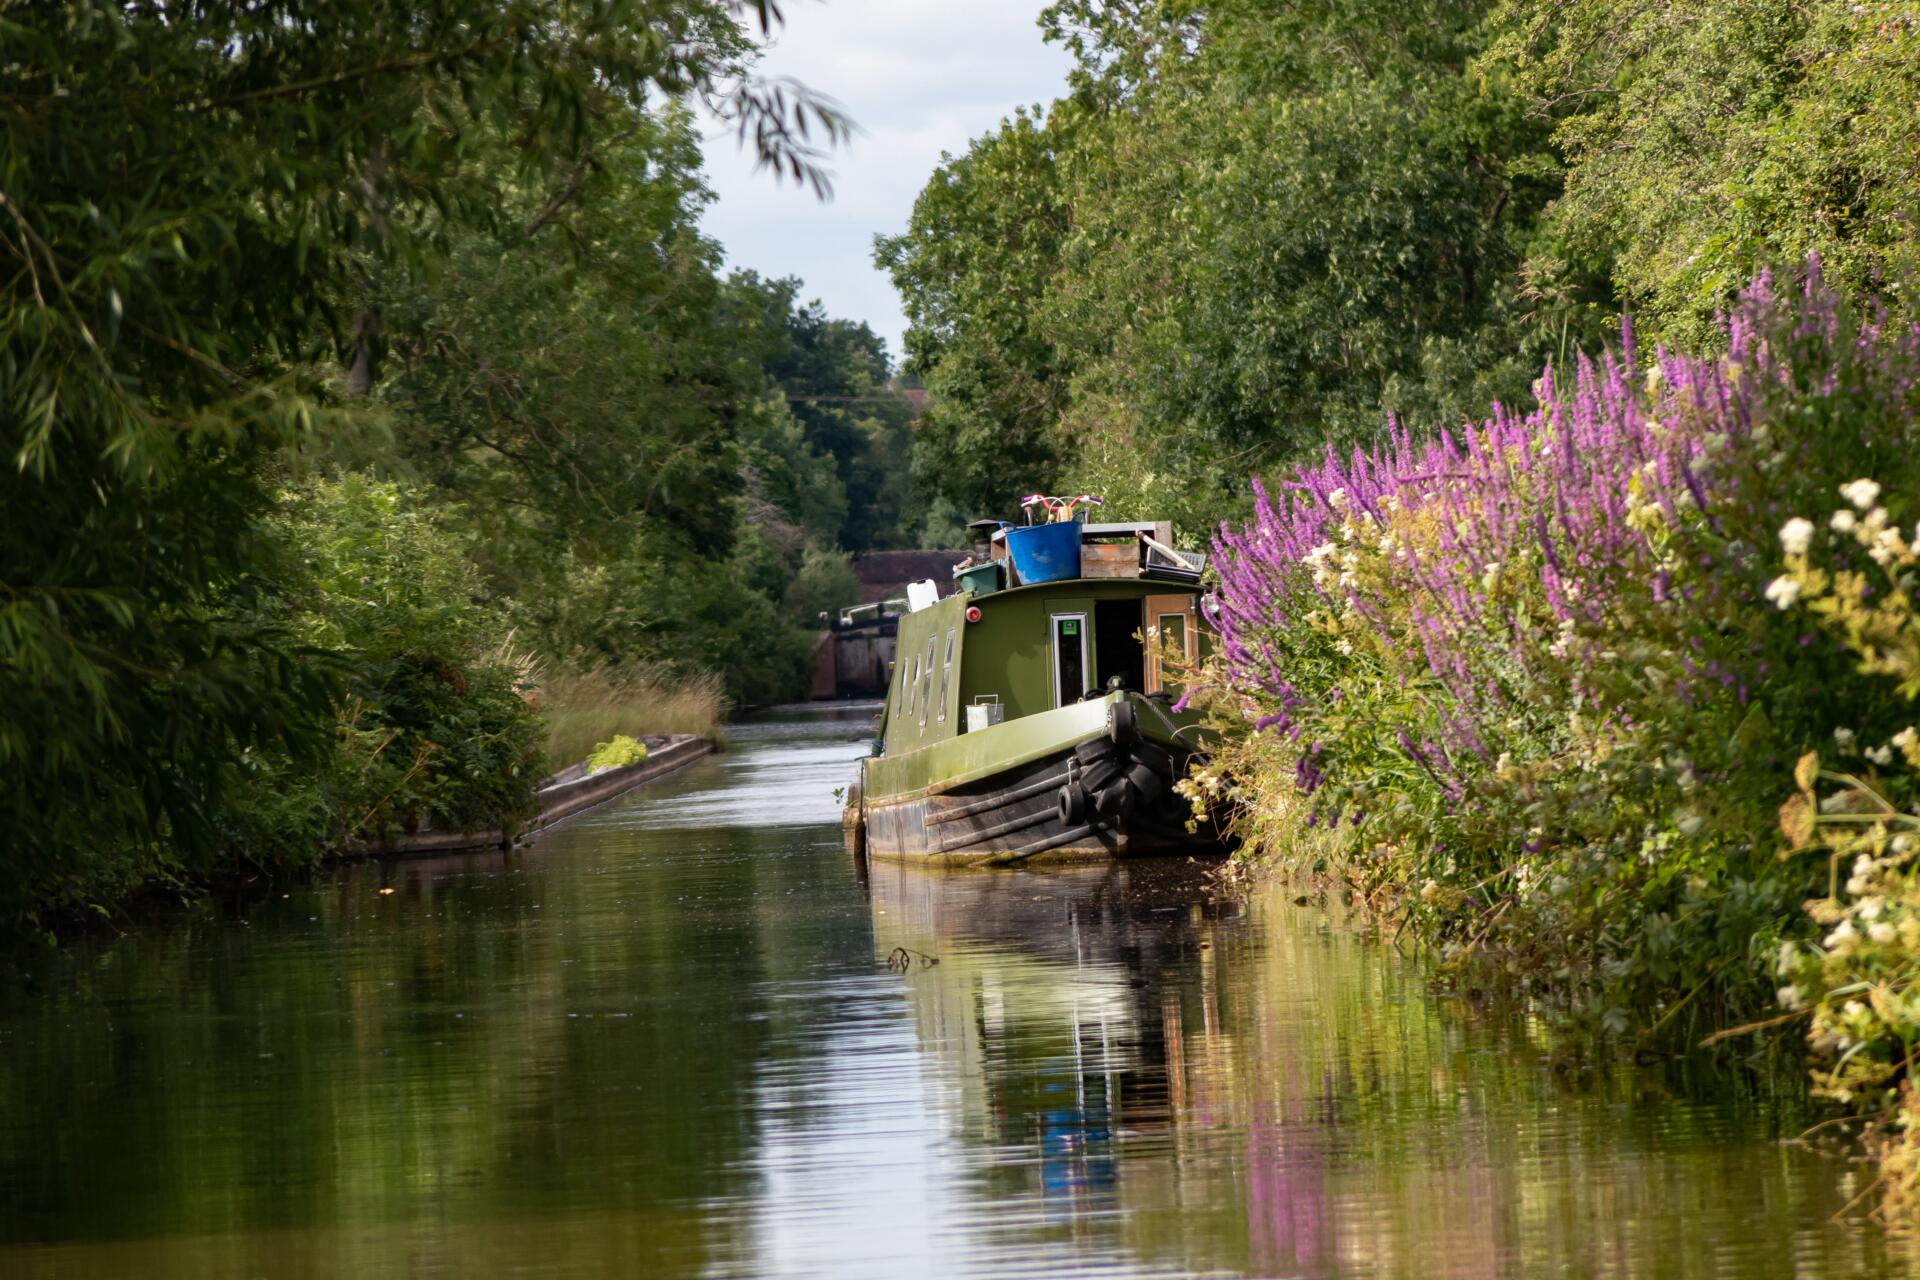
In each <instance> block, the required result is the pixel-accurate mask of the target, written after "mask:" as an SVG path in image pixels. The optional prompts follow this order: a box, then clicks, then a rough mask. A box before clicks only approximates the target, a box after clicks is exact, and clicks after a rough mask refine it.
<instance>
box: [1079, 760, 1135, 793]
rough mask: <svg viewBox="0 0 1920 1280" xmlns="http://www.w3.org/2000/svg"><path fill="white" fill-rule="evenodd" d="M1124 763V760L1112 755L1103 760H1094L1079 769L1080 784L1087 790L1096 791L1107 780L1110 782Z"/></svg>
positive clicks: (1106, 782) (1105, 783) (1123, 766)
mask: <svg viewBox="0 0 1920 1280" xmlns="http://www.w3.org/2000/svg"><path fill="white" fill-rule="evenodd" d="M1126 763H1127V762H1126V761H1125V760H1123V759H1119V758H1116V757H1112V756H1109V757H1108V758H1106V759H1104V760H1096V761H1094V762H1093V763H1092V764H1090V765H1088V766H1087V767H1086V768H1085V769H1083V770H1081V772H1080V785H1081V786H1083V787H1085V788H1086V789H1087V790H1088V791H1089V792H1093V791H1098V790H1099V789H1100V788H1102V787H1104V786H1106V785H1107V784H1108V783H1109V782H1112V781H1113V780H1114V778H1115V777H1116V776H1118V775H1119V773H1120V771H1121V770H1122V769H1123V768H1125V767H1126Z"/></svg>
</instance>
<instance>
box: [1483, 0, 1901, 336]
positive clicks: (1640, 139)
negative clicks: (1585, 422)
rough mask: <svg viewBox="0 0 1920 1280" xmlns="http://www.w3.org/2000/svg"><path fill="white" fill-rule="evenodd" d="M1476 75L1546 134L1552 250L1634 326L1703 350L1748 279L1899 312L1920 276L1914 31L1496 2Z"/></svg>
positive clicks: (1857, 8)
mask: <svg viewBox="0 0 1920 1280" xmlns="http://www.w3.org/2000/svg"><path fill="white" fill-rule="evenodd" d="M1500 19H1501V26H1502V28H1503V34H1502V36H1501V38H1500V40H1499V41H1498V42H1497V43H1496V44H1495V45H1494V46H1493V48H1492V50H1491V51H1490V53H1489V55H1488V58H1487V62H1488V64H1489V66H1490V67H1497V68H1499V69H1500V70H1501V71H1502V72H1503V73H1511V74H1513V75H1514V76H1515V77H1516V79H1517V84H1518V86H1519V87H1520V88H1521V89H1522V90H1523V91H1524V92H1526V93H1527V94H1528V95H1529V97H1530V99H1531V103H1532V106H1533V108H1534V110H1535V111H1536V112H1537V113H1538V114H1539V115H1540V116H1541V117H1542V118H1544V119H1550V120H1552V121H1553V122H1554V123H1555V126H1556V133H1555V138H1556V140H1557V142H1558V143H1559V146H1560V147H1561V148H1562V149H1563V150H1564V152H1565V155H1566V163H1567V168H1566V194H1565V196H1564V197H1563V198H1562V199H1561V200H1560V201H1559V202H1558V203H1557V204H1556V206H1555V207H1554V210H1553V213H1552V217H1551V220H1550V221H1551V230H1552V232H1553V238H1552V239H1551V240H1550V241H1549V242H1548V244H1547V246H1545V247H1547V248H1549V249H1550V250H1551V251H1549V252H1542V253H1538V254H1536V255H1535V261H1534V262H1533V263H1532V264H1531V265H1530V274H1531V275H1533V276H1535V277H1536V278H1539V279H1542V280H1555V279H1558V278H1560V277H1561V276H1562V275H1564V273H1565V271H1566V270H1567V267H1568V264H1569V263H1572V264H1576V265H1577V266H1579V267H1580V268H1581V269H1584V270H1588V271H1593V270H1598V271H1599V272H1601V273H1603V274H1604V275H1606V276H1610V277H1611V280H1612V283H1613V285H1614V286H1615V287H1616V288H1617V289H1618V291H1619V294H1620V297H1621V299H1622V300H1623V301H1624V302H1625V303H1626V304H1627V305H1628V306H1629V307H1630V308H1631V309H1632V310H1633V312H1634V314H1635V317H1636V319H1637V320H1638V322H1639V323H1640V325H1641V328H1642V329H1643V331H1646V332H1650V333H1657V334H1660V335H1663V336H1665V337H1668V338H1670V339H1673V340H1676V341H1682V342H1712V341H1715V340H1717V337H1716V335H1717V332H1718V324H1717V318H1718V316H1719V315H1720V314H1721V313H1722V312H1723V311H1725V310H1726V309H1727V308H1728V306H1729V305H1730V304H1731V303H1732V301H1733V299H1734V296H1735V294H1736V293H1737V292H1738V290H1739V289H1740V288H1742V287H1744V285H1745V283H1746V282H1747V281H1748V280H1749V279H1750V278H1751V277H1752V276H1753V275H1754V274H1755V273H1756V272H1757V271H1758V270H1760V269H1761V268H1763V267H1769V266H1772V267H1780V266H1791V265H1795V264H1798V263H1799V262H1800V261H1802V260H1803V259H1804V257H1805V255H1807V254H1809V253H1818V254H1819V255H1820V257H1821V260H1822V263H1823V268H1824V273H1825V278H1826V279H1827V280H1828V282H1829V283H1830V284H1832V285H1834V286H1837V287H1840V288H1843V289H1845V290H1847V291H1849V292H1851V293H1854V294H1856V295H1859V294H1865V293H1873V294H1877V295H1879V296H1880V297H1881V298H1882V299H1883V300H1885V301H1887V302H1890V303H1893V304H1895V305H1897V306H1900V307H1902V308H1906V309H1908V310H1910V309H1911V308H1912V306H1913V298H1912V295H1911V289H1912V278H1913V274H1914V271H1915V268H1916V267H1920V235H1917V234H1916V230H1915V225H1914V210H1915V209H1916V208H1920V165H1916V163H1915V156H1916V154H1920V113H1916V112H1915V110H1914V103H1915V101H1916V99H1920V22H1916V19H1915V15H1914V13H1913V10H1912V7H1911V6H1910V5H1904V4H1842V3H1838V2H1837V0H1815V2H1814V3H1789V2H1788V0H1763V2H1761V3H1752V4H1740V5H1726V4H1712V3H1707V2H1706V0H1686V2H1684V3H1679V4H1651V3H1647V0H1573V2H1572V3H1558V2H1556V3H1546V2H1544V0H1509V3H1507V4H1506V5H1504V6H1503V7H1502V9H1501V12H1500Z"/></svg>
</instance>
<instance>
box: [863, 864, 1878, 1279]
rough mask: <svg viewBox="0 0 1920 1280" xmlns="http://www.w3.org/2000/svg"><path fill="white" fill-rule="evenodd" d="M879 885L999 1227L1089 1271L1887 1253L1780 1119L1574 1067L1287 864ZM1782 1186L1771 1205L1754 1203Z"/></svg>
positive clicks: (966, 1170)
mask: <svg viewBox="0 0 1920 1280" xmlns="http://www.w3.org/2000/svg"><path fill="white" fill-rule="evenodd" d="M868 889H869V895H870V899H871V903H872V909H873V919H874V938H875V948H876V952H877V956H876V958H877V959H881V960H885V959H887V958H888V957H892V958H893V960H894V961H895V963H896V965H901V964H902V962H903V961H904V962H905V965H904V968H905V972H904V975H903V983H902V985H903V986H904V989H905V998H906V1000H907V1002H908V1004H909V1006H910V1008H911V1014H912V1020H913V1026H914V1032H915V1036H916V1040H917V1043H918V1045H919V1047H920V1061H921V1063H922V1064H923V1066H922V1069H923V1071H925V1072H926V1073H927V1074H928V1075H929V1076H930V1080H929V1081H928V1083H930V1084H931V1085H932V1086H933V1087H932V1088H931V1089H929V1090H928V1092H929V1093H930V1094H932V1095H933V1096H934V1097H935V1098H936V1099H938V1105H939V1107H940V1108H941V1123H942V1124H943V1126H944V1129H945V1132H946V1134H947V1136H948V1139H949V1142H950V1146H949V1148H948V1150H949V1151H951V1152H952V1154H953V1161H954V1171H955V1173H956V1180H957V1182H958V1183H959V1184H960V1186H961V1188H962V1190H963V1192H964V1194H965V1195H966V1197H967V1198H968V1199H969V1200H970V1201H971V1202H972V1210H971V1214H970V1215H969V1216H971V1217H973V1218H974V1219H976V1220H980V1221H987V1222H991V1223H994V1224H995V1229H996V1230H997V1231H998V1232H999V1233H1000V1241H999V1244H998V1246H996V1247H997V1248H1000V1249H1003V1250H1007V1251H1010V1252H1012V1253H1014V1254H1016V1255H1018V1254H1022V1253H1025V1254H1027V1255H1028V1256H1037V1254H1038V1252H1039V1251H1040V1250H1042V1249H1043V1248H1048V1247H1051V1248H1054V1249H1057V1248H1059V1247H1060V1246H1061V1245H1062V1244H1063V1243H1067V1242H1071V1243H1070V1247H1071V1248H1072V1250H1073V1251H1074V1252H1075V1254H1076V1255H1077V1257H1078V1259H1079V1262H1078V1264H1077V1265H1079V1266H1081V1267H1083V1268H1088V1269H1093V1270H1097V1269H1099V1268H1100V1267H1101V1266H1108V1265H1111V1266H1118V1267H1120V1268H1121V1269H1122V1270H1128V1271H1132V1272H1135V1273H1139V1272H1151V1271H1155V1270H1158V1269H1160V1268H1163V1267H1164V1268H1172V1269H1176V1270H1183V1271H1197V1272H1202V1273H1214V1272H1218V1273H1225V1274H1253V1275H1274V1274H1281V1275H1308V1276H1327V1275H1335V1274H1366V1275H1391V1276H1501V1275H1532V1274H1547V1273H1556V1274H1557V1273H1565V1274H1583V1275H1596V1276H1640V1275H1662V1276H1665V1275H1672V1276H1683V1277H1691V1276H1700V1277H1705V1276H1719V1275H1732V1274H1741V1275H1762V1274H1769V1273H1770V1268H1771V1266H1772V1264H1773V1262H1774V1261H1776V1260H1777V1259H1778V1258H1780V1257H1784V1256H1799V1257H1801V1258H1803V1259H1805V1260H1806V1262H1807V1266H1806V1267H1805V1268H1804V1273H1805V1274H1809V1275H1830V1274H1864V1273H1866V1271H1872V1270H1874V1269H1876V1268H1878V1269H1879V1270H1880V1271H1883V1272H1884V1271H1887V1270H1889V1269H1891V1268H1890V1262H1889V1260H1888V1259H1887V1258H1886V1257H1885V1255H1884V1254H1883V1253H1882V1252H1881V1251H1880V1248H1879V1246H1878V1244H1877V1243H1876V1242H1875V1241H1874V1239H1873V1238H1872V1237H1871V1235H1870V1234H1856V1235H1849V1234H1847V1233H1843V1232H1840V1231H1838V1230H1836V1229H1835V1228H1834V1227H1833V1226H1832V1225H1831V1224H1830V1223H1829V1222H1828V1221H1827V1219H1828V1216H1829V1215H1831V1214H1832V1213H1833V1212H1834V1211H1835V1210H1837V1209H1838V1208H1839V1207H1840V1203H1841V1200H1842V1198H1843V1197H1841V1196H1840V1195H1839V1194H1838V1193H1837V1189H1836V1188H1834V1187H1833V1185H1832V1178H1831V1173H1830V1172H1824V1173H1823V1171H1822V1170H1821V1169H1820V1168H1818V1167H1817V1164H1818V1162H1817V1160H1816V1159H1814V1158H1813V1157H1811V1156H1804V1155H1802V1154H1794V1155H1792V1156H1791V1157H1789V1155H1788V1154H1787V1153H1786V1152H1785V1151H1784V1149H1782V1148H1779V1147H1775V1146H1771V1145H1770V1144H1769V1143H1768V1142H1767V1141H1766V1139H1765V1137H1764V1136H1762V1135H1763V1133H1764V1128H1765V1124H1766V1120H1765V1117H1764V1116H1761V1117H1756V1116H1755V1115H1754V1114H1753V1113H1752V1111H1751V1110H1750V1109H1749V1110H1746V1111H1744V1112H1743V1111H1742V1109H1741V1106H1740V1105H1739V1104H1738V1103H1737V1102H1728V1101H1724V1100H1723V1101H1721V1102H1718V1103H1688V1102H1686V1101H1683V1100H1681V1099H1678V1098H1676V1097H1674V1096H1673V1095H1672V1094H1671V1093H1669V1092H1668V1091H1667V1090H1666V1089H1665V1088H1664V1087H1663V1084H1662V1082H1661V1080H1660V1079H1659V1078H1658V1077H1657V1076H1654V1075H1651V1074H1649V1073H1646V1072H1635V1071H1630V1070H1622V1071H1618V1072H1613V1073H1606V1072H1594V1073H1591V1074H1584V1075H1583V1074H1579V1073H1574V1074H1571V1075H1569V1074H1563V1073H1560V1072H1558V1071H1556V1070H1555V1069H1554V1068H1553V1067H1552V1065H1551V1063H1550V1056H1549V1054H1548V1052H1547V1048H1548V1044H1547V1041H1546V1039H1545V1036H1546V1034H1547V1033H1546V1032H1545V1031H1544V1030H1543V1029H1542V1028H1541V1025H1540V1024H1538V1023H1536V1022H1533V1021H1531V1020H1529V1019H1527V1018H1526V1017H1524V1016H1523V1015H1520V1014H1518V1013H1517V1012H1516V1011H1480V1012H1475V1011H1472V1010H1468V1009H1465V1008H1462V1007H1461V1006H1460V1005H1459V1004H1458V1003H1457V1002H1449V1001H1447V1000H1444V999H1442V998H1440V997H1439V996H1438V995H1437V994H1436V993H1435V992H1434V991H1433V990H1432V989H1430V988H1429V987H1428V985H1427V983H1426V979H1425V978H1424V977H1423V976H1422V974H1421V972H1420V970H1419V968H1418V967H1417V966H1415V965H1411V964H1409V963H1407V962H1406V960H1405V958H1404V957H1401V956H1399V955H1397V954H1396V953H1395V952H1393V951H1392V950H1391V949H1390V948H1387V947H1384V946H1381V945H1378V944H1373V943H1369V942H1367V941H1366V940H1365V939H1364V937H1363V936H1362V935H1361V933H1360V932H1359V931H1358V930H1355V929H1352V928H1348V927H1345V925H1344V924H1343V923H1342V922H1340V921H1339V920H1338V919H1337V918H1334V917H1331V916H1329V914H1328V913H1327V912H1325V911H1323V910H1321V909H1320V908H1318V907H1314V906H1301V905H1298V904H1296V903H1295V902H1294V901H1293V900H1292V899H1291V897H1290V895H1289V894H1287V893H1286V892H1285V891H1284V890H1282V889H1280V888H1278V887H1277V886H1275V887H1272V888H1270V889H1267V890H1263V891H1261V892H1259V893H1256V894H1254V895H1252V897H1251V898H1250V899H1249V900H1247V901H1245V902H1240V901H1235V900H1233V899H1232V898H1229V897H1226V896H1224V895H1220V894H1216V893H1214V892H1213V891H1212V890H1211V889H1210V886H1209V882H1208V873H1207V871H1206V869H1205V868H1202V867H1199V866H1194V865H1189V864H1182V863H1153V862H1136V863H1127V862H1122V863H1116V864H1108V865H1100V866H1085V867H1067V868H1059V869H1055V870H1052V871H1047V872H1036V871H1031V870H1029V871H1017V870H1009V871H1005V872H999V873H994V872H983V871H972V872H947V873H942V872H937V871H929V870H925V869H920V868H911V867H902V866H897V865H890V864H883V863H878V862H876V863H874V864H873V865H872V866H871V867H870V869H869V881H868ZM935 961H937V963H935ZM1762 1153H1764V1158H1761V1157H1762ZM1756 1203H1767V1204H1770V1205H1773V1206H1775V1208H1776V1212H1775V1213H1774V1214H1772V1215H1771V1216H1770V1217H1769V1218H1768V1219H1767V1221H1766V1222H1765V1223H1764V1224H1762V1225H1760V1226H1759V1227H1757V1228H1756V1225H1755V1222H1754V1219H1753V1218H1752V1216H1751V1214H1749V1213H1748V1212H1747V1207H1748V1206H1751V1205H1752V1204H1756ZM1627 1221H1630V1222H1631V1223H1632V1224H1633V1225H1632V1230H1631V1231H1630V1232H1627V1231H1623V1230H1621V1229H1620V1227H1619V1225H1618V1224H1619V1223H1621V1222H1627ZM1056 1258H1057V1255H1056ZM1860 1268H1865V1269H1866V1271H1861V1270H1859V1269H1860Z"/></svg>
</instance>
